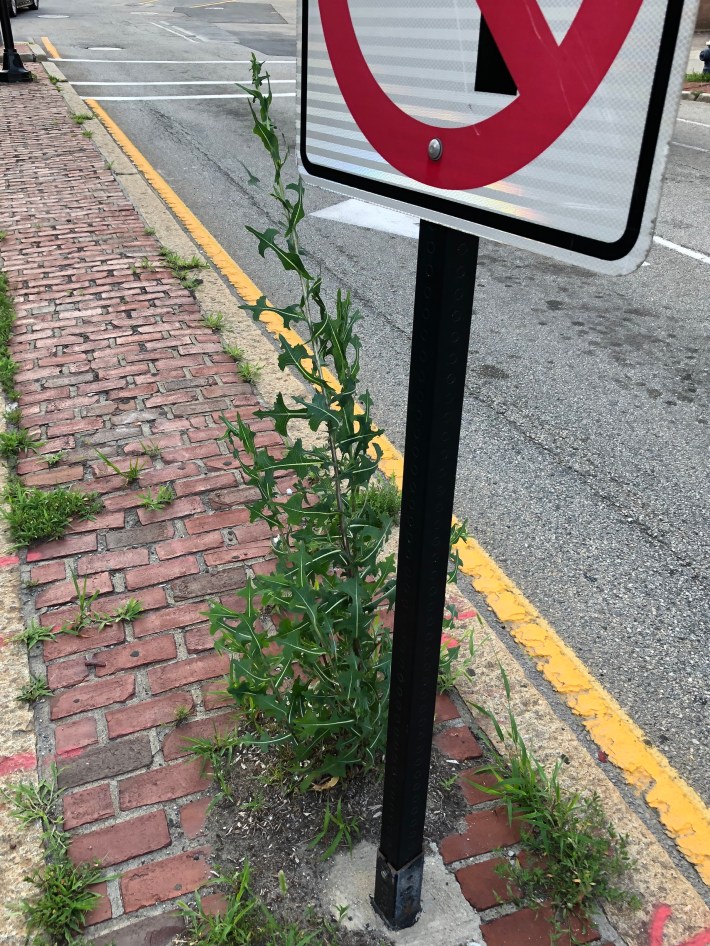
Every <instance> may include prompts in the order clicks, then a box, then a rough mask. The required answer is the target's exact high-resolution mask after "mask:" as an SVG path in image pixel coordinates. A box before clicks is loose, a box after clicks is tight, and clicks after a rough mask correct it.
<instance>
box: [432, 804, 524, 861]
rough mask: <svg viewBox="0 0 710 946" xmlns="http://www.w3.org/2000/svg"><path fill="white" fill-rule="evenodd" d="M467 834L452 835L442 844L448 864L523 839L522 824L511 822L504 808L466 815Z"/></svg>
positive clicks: (441, 848) (442, 852)
mask: <svg viewBox="0 0 710 946" xmlns="http://www.w3.org/2000/svg"><path fill="white" fill-rule="evenodd" d="M466 824H467V830H466V832H465V834H450V835H449V837H448V838H444V840H443V841H442V842H441V844H440V845H439V848H440V850H441V856H442V857H443V859H444V863H445V864H450V863H451V862H452V861H462V860H464V859H465V858H467V857H475V856H476V855H477V854H488V852H489V851H494V850H496V849H497V848H499V847H504V846H505V845H506V844H517V842H518V841H519V840H520V825H519V823H517V822H516V821H513V823H512V825H511V824H508V813H507V811H506V810H505V808H495V809H494V810H492V811H490V810H488V811H476V812H474V813H473V814H471V815H467V816H466Z"/></svg>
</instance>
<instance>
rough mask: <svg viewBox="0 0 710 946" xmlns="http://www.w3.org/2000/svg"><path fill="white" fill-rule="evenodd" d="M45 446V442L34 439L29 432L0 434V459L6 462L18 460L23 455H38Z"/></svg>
mask: <svg viewBox="0 0 710 946" xmlns="http://www.w3.org/2000/svg"><path fill="white" fill-rule="evenodd" d="M42 446H44V441H43V440H40V439H39V438H37V437H33V436H32V435H31V434H30V433H28V431H26V430H24V429H20V430H8V431H6V432H5V433H2V434H0V457H2V458H3V459H4V460H16V459H17V457H18V456H19V455H20V454H21V453H29V452H30V451H32V452H33V453H37V450H38V449H39V448H40V447H42Z"/></svg>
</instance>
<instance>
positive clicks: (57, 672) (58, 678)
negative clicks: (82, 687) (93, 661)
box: [47, 657, 89, 690]
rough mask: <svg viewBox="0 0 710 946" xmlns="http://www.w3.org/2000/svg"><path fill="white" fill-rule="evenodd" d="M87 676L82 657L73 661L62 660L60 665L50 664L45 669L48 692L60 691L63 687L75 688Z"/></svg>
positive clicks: (86, 668)
mask: <svg viewBox="0 0 710 946" xmlns="http://www.w3.org/2000/svg"><path fill="white" fill-rule="evenodd" d="M88 676H89V668H88V667H87V666H86V663H85V662H84V658H83V657H76V658H74V659H73V660H64V661H63V662H62V663H55V664H50V665H49V667H47V685H48V686H49V689H50V690H61V689H63V688H64V687H72V686H76V684H77V683H82V682H83V681H84V680H86V679H87V677H88Z"/></svg>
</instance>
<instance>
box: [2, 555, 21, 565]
mask: <svg viewBox="0 0 710 946" xmlns="http://www.w3.org/2000/svg"><path fill="white" fill-rule="evenodd" d="M19 563H20V560H19V558H18V557H17V556H16V555H2V556H0V568H7V567H8V566H9V565H19Z"/></svg>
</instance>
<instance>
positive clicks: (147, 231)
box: [143, 227, 155, 236]
mask: <svg viewBox="0 0 710 946" xmlns="http://www.w3.org/2000/svg"><path fill="white" fill-rule="evenodd" d="M143 233H145V235H146V236H155V227H145V228H144V230H143Z"/></svg>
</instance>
